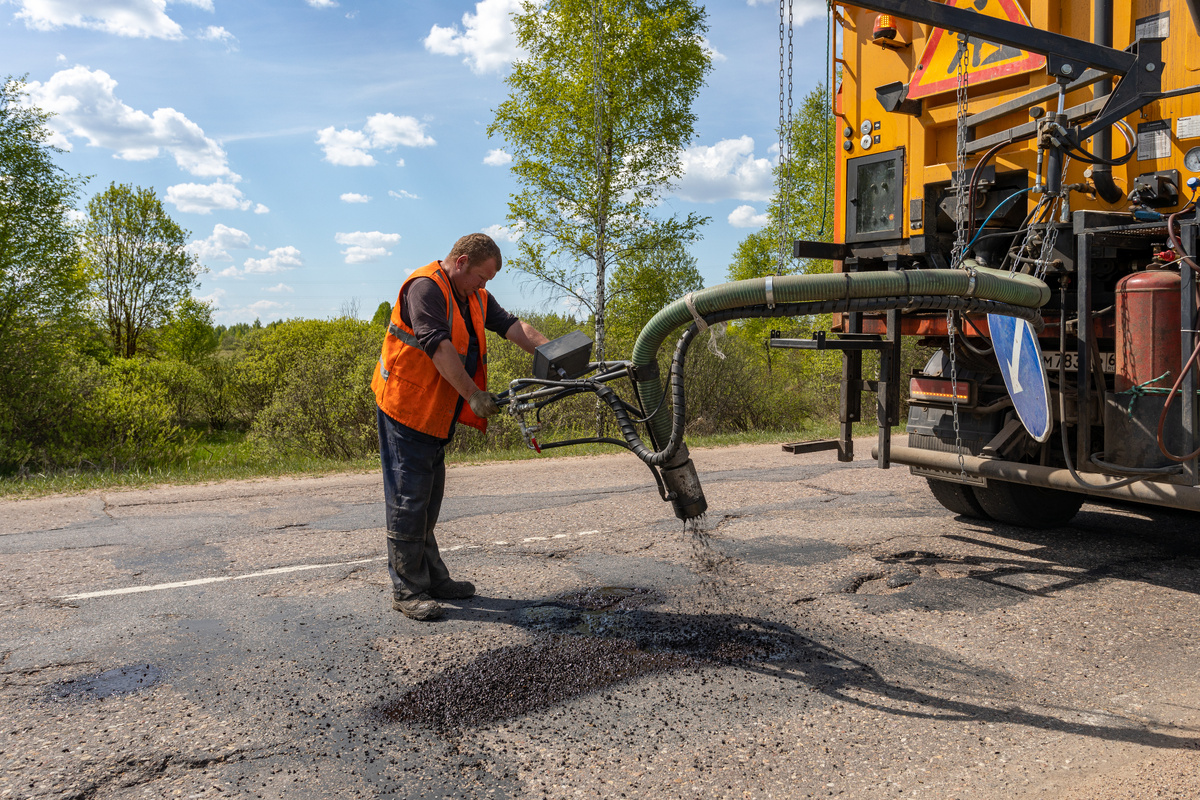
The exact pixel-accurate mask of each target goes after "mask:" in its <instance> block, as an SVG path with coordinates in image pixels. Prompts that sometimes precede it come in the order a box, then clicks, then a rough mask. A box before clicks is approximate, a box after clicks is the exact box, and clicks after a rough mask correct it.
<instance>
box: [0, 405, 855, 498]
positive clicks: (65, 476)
mask: <svg viewBox="0 0 1200 800" xmlns="http://www.w3.org/2000/svg"><path fill="white" fill-rule="evenodd" d="M874 432H875V427H874V426H873V425H859V426H855V435H857V436H867V435H871V434H874ZM836 435H837V423H815V424H813V425H812V426H810V427H805V428H801V429H799V430H790V431H750V432H747V433H722V434H711V435H706V436H688V438H687V444H688V447H690V448H692V449H696V448H701V447H733V446H736V445H743V444H770V443H776V442H778V443H781V444H782V443H786V442H798V441H805V440H808V439H822V438H832V437H834V436H836ZM618 452H621V449H620V448H619V447H617V446H615V445H604V444H586V445H573V446H571V447H563V448H554V449H550V450H546V451H543V453H542V454H541V455H538V454H537V453H534V452H533V451H532V450H530V449H528V448H526V447H525V446H524V445H521V446H518V447H511V448H506V449H495V450H488V451H477V452H462V453H458V452H448V453H447V454H446V460H447V461H448V462H449V463H451V464H481V463H488V462H492V461H521V460H525V459H530V458H572V457H579V456H587V455H606V454H609V453H618ZM378 469H379V458H378V457H377V456H368V457H366V458H358V459H351V460H344V459H333V458H320V457H315V456H308V455H303V454H299V453H295V452H291V453H285V452H272V451H268V450H264V449H263V448H262V447H261V446H255V445H252V444H251V443H250V442H248V441H247V440H246V435H245V434H244V433H237V432H228V431H226V432H221V433H213V434H207V435H205V436H204V437H203V438H202V439H201V440H200V441H199V442H197V443H196V445H195V446H194V447H193V448H192V451H191V452H190V453H189V454H188V455H187V456H186V457H185V458H184V459H182V460H180V461H178V462H176V463H174V464H166V465H162V466H153V467H147V468H141V469H131V470H110V469H80V470H63V471H59V472H52V473H45V474H33V475H26V476H21V477H15V478H2V479H0V500H19V499H24V498H30V497H44V496H46V495H52V494H82V493H85V492H90V491H97V490H109V491H111V490H119V489H136V488H144V487H147V486H156V485H160V484H173V485H186V484H197V483H214V482H217V481H228V480H249V479H253V478H277V477H283V476H289V477H315V476H319V475H332V474H338V473H355V472H373V471H376V470H378Z"/></svg>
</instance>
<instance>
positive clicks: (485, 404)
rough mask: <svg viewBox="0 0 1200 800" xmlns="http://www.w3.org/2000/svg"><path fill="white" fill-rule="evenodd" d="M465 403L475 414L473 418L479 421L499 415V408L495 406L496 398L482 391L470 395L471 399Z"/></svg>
mask: <svg viewBox="0 0 1200 800" xmlns="http://www.w3.org/2000/svg"><path fill="white" fill-rule="evenodd" d="M467 402H468V403H470V405H471V410H472V411H474V412H475V416H477V417H479V418H480V419H487V418H488V417H494V416H496V415H497V414H499V413H500V406H498V405H496V398H494V397H492V396H491V395H490V394H488V393H487V392H485V391H484V390H483V389H476V390H475V394H473V395H471V399H470V400H468V401H467Z"/></svg>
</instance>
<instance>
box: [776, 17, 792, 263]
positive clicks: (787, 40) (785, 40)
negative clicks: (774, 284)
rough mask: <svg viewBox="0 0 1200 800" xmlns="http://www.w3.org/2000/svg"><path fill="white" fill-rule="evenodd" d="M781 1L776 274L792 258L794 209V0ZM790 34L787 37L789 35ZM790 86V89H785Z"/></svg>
mask: <svg viewBox="0 0 1200 800" xmlns="http://www.w3.org/2000/svg"><path fill="white" fill-rule="evenodd" d="M784 5H785V0H779V166H780V171H781V173H782V176H781V183H782V184H783V185H782V186H781V187H780V192H779V253H778V264H777V266H776V267H775V274H776V275H782V274H783V272H784V269H785V268H786V266H787V263H788V261H789V259H790V254H789V252H788V251H789V250H790V248H789V247H788V245H789V242H788V234H789V232H790V230H791V225H790V224H789V222H790V217H791V210H792V196H791V195H792V180H791V179H792V153H791V150H792V147H791V145H792V136H791V133H792V0H786V6H787V9H786V10H787V13H786V14H784ZM785 33H786V36H785ZM785 89H786V91H785Z"/></svg>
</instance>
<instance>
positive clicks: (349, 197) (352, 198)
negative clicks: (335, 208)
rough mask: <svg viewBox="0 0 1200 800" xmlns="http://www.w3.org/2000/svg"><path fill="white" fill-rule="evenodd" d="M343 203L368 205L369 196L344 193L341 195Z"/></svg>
mask: <svg viewBox="0 0 1200 800" xmlns="http://www.w3.org/2000/svg"><path fill="white" fill-rule="evenodd" d="M342 202H343V203H369V202H371V196H370V195H367V194H359V193H358V192H346V193H345V194H343V195H342Z"/></svg>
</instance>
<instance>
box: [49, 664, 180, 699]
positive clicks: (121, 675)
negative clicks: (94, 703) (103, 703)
mask: <svg viewBox="0 0 1200 800" xmlns="http://www.w3.org/2000/svg"><path fill="white" fill-rule="evenodd" d="M165 676H166V673H165V672H163V670H162V669H161V668H159V667H156V666H154V665H153V664H132V665H130V666H125V667H117V668H115V669H110V670H107V671H105V672H101V673H99V674H97V675H89V676H86V677H83V678H68V679H67V680H62V681H57V682H56V683H53V684H51V685H50V687H49V688H48V689H47V690H46V698H47V699H49V700H103V699H104V698H106V697H116V696H118V695H126V694H133V693H134V692H140V691H143V690H145V689H149V688H150V687H152V686H155V685H157V684H158V683H160V682H161V681H162V679H163V678H164V677H165Z"/></svg>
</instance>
